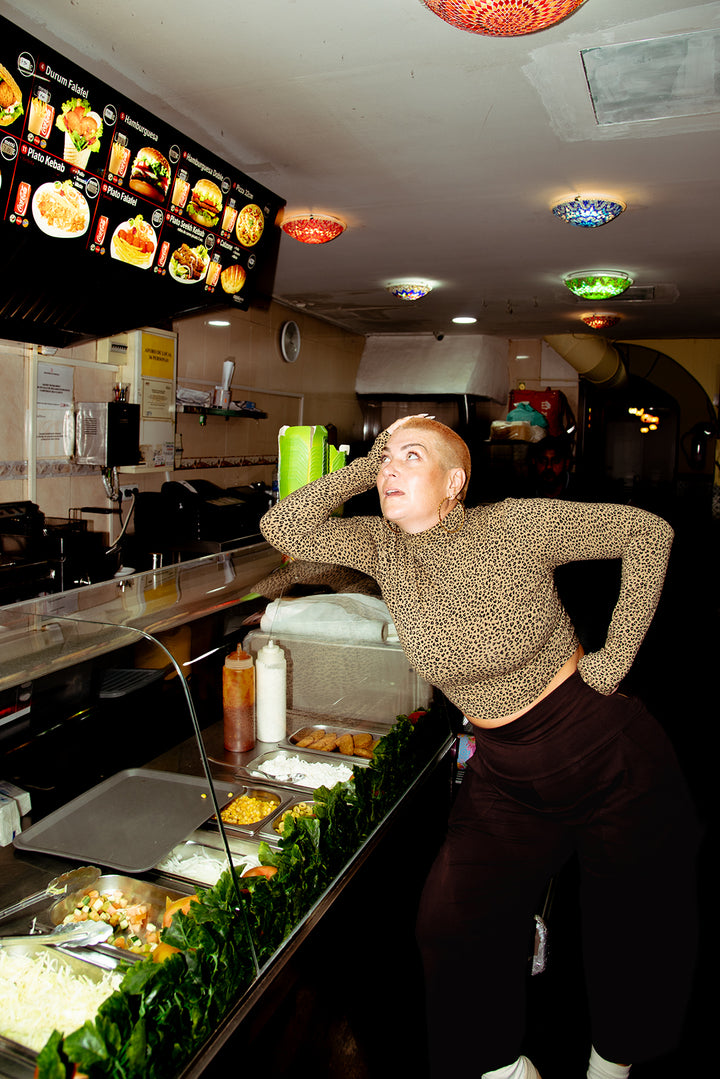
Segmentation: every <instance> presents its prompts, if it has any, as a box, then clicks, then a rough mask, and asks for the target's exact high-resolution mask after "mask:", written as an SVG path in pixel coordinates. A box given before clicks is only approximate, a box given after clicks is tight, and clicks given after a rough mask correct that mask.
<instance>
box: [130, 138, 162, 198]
mask: <svg viewBox="0 0 720 1079" xmlns="http://www.w3.org/2000/svg"><path fill="white" fill-rule="evenodd" d="M128 187H130V188H131V189H132V190H133V191H137V193H138V195H144V196H145V198H146V199H152V200H153V201H154V202H164V201H165V199H166V197H167V193H168V188H169V187H170V163H169V162H168V160H167V158H166V157H163V155H162V154H161V153H160V151H159V150H156V149H155V147H154V146H143V148H142V150H138V152H137V154H136V155H135V160H134V161H133V163H132V168H131V169H130V179H129V181H128Z"/></svg>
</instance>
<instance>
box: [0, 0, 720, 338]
mask: <svg viewBox="0 0 720 1079" xmlns="http://www.w3.org/2000/svg"><path fill="white" fill-rule="evenodd" d="M3 7H4V10H5V13H6V14H7V15H8V17H9V18H10V19H12V20H13V21H14V22H16V23H17V24H18V25H19V26H21V27H23V28H25V29H26V30H27V31H29V32H30V33H32V34H34V35H35V36H36V37H39V38H41V39H42V40H44V41H45V42H46V43H47V44H49V45H51V46H52V47H54V48H56V49H58V50H59V51H61V52H64V53H65V55H67V56H68V57H70V58H71V59H73V60H77V61H79V62H84V63H85V66H86V67H87V69H88V70H90V71H92V72H93V73H94V74H95V75H96V76H97V77H99V78H101V79H104V80H105V81H106V82H108V83H110V84H112V85H114V86H116V87H117V88H118V89H119V90H120V91H121V92H123V93H126V94H127V95H128V96H130V97H131V98H134V99H135V100H136V101H137V102H138V103H139V104H142V105H143V106H145V107H146V108H148V109H150V110H151V111H152V112H154V113H156V114H157V115H159V116H161V117H162V118H164V119H165V120H167V121H168V122H169V123H171V124H172V125H173V126H175V127H177V128H179V129H180V130H181V131H184V132H186V133H187V134H188V135H189V136H190V137H192V138H194V139H196V140H197V141H198V142H200V143H202V144H205V145H206V146H208V147H209V148H210V149H211V150H213V151H214V152H216V153H217V154H219V155H220V156H221V157H223V158H224V159H225V160H227V161H229V162H230V163H231V164H233V165H235V166H237V167H238V168H240V169H241V170H242V171H244V172H245V173H247V174H248V175H250V176H252V177H253V178H255V179H256V180H258V181H260V182H261V183H263V184H264V185H265V186H267V187H269V188H270V189H271V190H273V191H275V192H276V193H277V194H279V195H281V196H282V197H283V198H285V199H286V201H287V210H286V212H287V213H288V214H289V213H291V212H293V211H296V210H313V211H315V212H320V211H325V212H330V213H333V214H336V215H338V216H340V217H342V218H343V219H344V220H345V221H346V222H347V226H348V227H347V230H346V232H345V233H344V234H343V235H341V236H340V237H339V238H338V239H337V240H334V241H333V242H331V243H329V244H327V245H321V246H308V245H305V244H301V243H298V242H297V241H296V240H293V239H292V238H290V237H288V236H285V235H284V234H283V236H282V240H281V244H280V253H279V260H278V267H277V274H276V278H275V297H276V299H278V300H280V301H282V302H285V303H287V304H289V305H290V306H293V307H296V308H298V309H302V310H306V311H308V312H310V313H312V314H315V315H317V316H319V317H321V318H325V319H328V320H330V321H331V322H333V323H335V324H338V325H341V326H343V327H346V328H347V329H349V330H353V331H356V332H358V333H362V334H374V333H428V334H429V333H433V332H434V333H435V334H450V333H453V332H455V333H463V334H467V333H478V334H491V335H500V336H503V337H512V338H520V337H540V336H544V335H545V334H553V333H572V332H591V331H588V330H586V327H585V326H584V325H583V323H582V322H581V321H580V315H581V314H584V313H587V312H590V311H592V310H593V309H596V310H603V311H614V312H615V313H617V314H621V315H622V321H621V322H620V323H618V325H617V326H616V327H615V328H614V329H613V330H610V331H605V336H608V337H611V338H612V337H615V338H618V339H623V340H631V339H635V340H637V339H643V338H670V337H719V338H720V271H719V267H720V227H718V226H719V225H720V220H719V219H720V213H719V211H718V205H719V199H718V173H719V172H720V140H719V138H718V135H719V128H720V96H719V91H718V87H719V86H720V70H719V69H720V33H719V31H720V3H715V2H713V3H693V2H691V0H632V2H628V0H585V3H584V4H583V5H582V6H581V7H580V8H579V10H578V11H576V12H575V14H573V15H572V16H570V17H569V18H567V19H566V20H565V21H564V22H562V23H561V24H559V25H558V26H556V27H554V28H551V29H549V30H545V31H542V32H540V33H535V34H529V35H526V36H523V37H516V38H490V37H483V36H479V35H476V34H470V33H466V32H463V31H461V30H457V29H455V28H454V27H452V26H449V25H448V24H446V23H444V22H443V21H441V20H440V19H439V18H437V17H436V16H435V15H434V14H432V13H431V12H430V11H429V10H428V9H427V8H425V7H424V5H423V4H422V3H420V0H355V2H354V3H353V2H352V0H215V3H214V4H212V5H209V4H198V3H197V0H193V2H191V0H142V2H138V0H125V2H124V3H122V4H110V3H107V0H21V2H17V0H6V2H5V3H4V5H3ZM686 35H690V36H689V37H687V36H686ZM618 45H634V46H635V47H633V48H624V49H618V48H611V47H613V46H618ZM584 50H593V51H592V52H589V53H586V64H587V66H588V69H589V70H590V71H591V72H592V73H593V78H595V77H597V78H598V79H599V80H602V83H601V84H600V83H598V84H597V85H596V87H595V89H596V99H597V100H596V107H597V110H598V115H599V117H600V119H601V120H602V123H600V122H598V119H597V118H596V112H595V110H594V108H593V101H592V100H591V96H590V92H589V88H588V80H587V77H586V67H585V65H584V63H583V59H582V54H583V51H584ZM594 85H595V84H594ZM585 191H592V192H601V193H606V194H609V195H611V196H615V197H616V198H619V199H621V200H622V201H624V202H626V203H627V211H626V212H625V213H624V214H622V215H621V216H620V217H619V218H617V219H616V220H615V221H613V222H611V223H610V224H609V225H606V226H604V227H601V228H594V229H581V228H576V227H573V226H571V225H568V224H567V223H565V222H563V221H561V220H560V219H559V218H557V217H556V216H554V215H553V214H552V212H551V207H552V205H553V204H554V203H555V202H556V201H558V200H559V199H560V198H563V197H566V196H568V195H570V196H572V195H574V194H576V193H578V192H585ZM593 268H611V269H621V270H625V271H627V272H628V273H629V274H630V275H631V277H632V278H633V280H634V286H633V288H632V289H631V290H630V291H629V292H628V293H627V294H626V298H624V299H621V300H619V301H615V302H613V303H611V304H607V303H606V304H595V305H593V304H590V305H588V304H586V303H581V302H580V301H577V300H575V298H574V297H573V296H572V294H571V293H570V292H569V291H568V290H567V289H566V288H565V286H564V285H563V283H562V277H563V275H564V274H566V273H568V272H570V271H572V270H580V269H593ZM406 278H422V279H426V280H428V281H430V282H433V283H434V286H435V287H434V290H433V291H432V292H431V293H430V295H428V296H427V297H425V298H424V299H421V300H418V301H415V302H407V301H403V300H400V299H395V298H394V297H392V296H391V295H390V294H389V293H388V292H387V291H386V289H385V287H384V286H385V285H386V284H387V283H388V282H390V281H393V280H398V279H406ZM455 315H473V316H475V317H476V318H477V322H476V323H475V325H474V326H472V327H467V326H462V327H455V326H453V324H452V322H451V319H452V317H453V316H455Z"/></svg>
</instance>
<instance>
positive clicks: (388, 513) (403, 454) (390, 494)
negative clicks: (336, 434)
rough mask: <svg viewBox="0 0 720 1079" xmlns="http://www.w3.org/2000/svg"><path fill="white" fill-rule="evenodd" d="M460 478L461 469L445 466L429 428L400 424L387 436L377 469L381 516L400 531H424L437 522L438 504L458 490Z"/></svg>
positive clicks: (462, 478) (460, 486)
mask: <svg viewBox="0 0 720 1079" xmlns="http://www.w3.org/2000/svg"><path fill="white" fill-rule="evenodd" d="M464 479H465V474H464V472H463V470H462V469H458V468H451V469H447V468H445V466H444V465H443V463H442V454H441V452H440V446H439V443H438V439H437V436H436V435H435V434H434V433H433V432H432V431H425V430H422V429H416V428H413V427H410V426H401V427H399V428H398V429H397V430H396V431H394V432H393V434H392V435H391V436H390V438H389V439H388V443H387V445H386V447H385V449H384V450H383V455H382V459H381V463H380V469H379V471H378V476H377V489H378V494H379V495H380V507H381V509H382V512H383V516H384V517H385V519H386V520H388V521H392V522H394V523H395V524H397V525H399V526H400V527H401V528H402V529H403V531H404V532H424V531H425V530H426V529H428V528H432V527H433V525H436V524H437V522H438V507H439V506H440V504H441V502H444V501H445V500H446V499H448V498H452V497H453V496H454V495H456V494H458V493H459V491H460V490H461V488H462V484H463V483H464ZM449 507H450V504H446V505H445V506H444V509H448V508H449Z"/></svg>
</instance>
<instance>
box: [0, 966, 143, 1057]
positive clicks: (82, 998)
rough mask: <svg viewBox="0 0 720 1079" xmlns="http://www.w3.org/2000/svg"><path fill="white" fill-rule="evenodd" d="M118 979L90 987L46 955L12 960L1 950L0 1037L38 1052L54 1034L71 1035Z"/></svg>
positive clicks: (90, 1016)
mask: <svg viewBox="0 0 720 1079" xmlns="http://www.w3.org/2000/svg"><path fill="white" fill-rule="evenodd" d="M122 978H123V976H122V974H111V973H108V972H107V971H106V972H103V974H102V976H101V977H100V978H99V979H98V980H97V981H94V980H92V979H91V978H89V977H86V976H85V975H84V974H76V973H75V972H74V971H72V970H71V969H70V968H69V967H68V966H67V965H66V964H65V963H63V961H62V959H60V958H59V957H58V956H56V955H51V954H47V952H37V953H35V954H34V955H13V954H11V953H10V952H9V951H6V950H5V949H3V948H0V1034H1V1035H2V1036H3V1037H5V1038H10V1039H11V1040H12V1041H14V1042H18V1043H19V1044H20V1045H24V1046H26V1047H27V1048H28V1049H33V1050H34V1051H35V1052H39V1051H40V1050H41V1049H42V1047H43V1046H44V1045H45V1042H46V1041H47V1040H48V1038H49V1037H50V1035H51V1034H52V1032H53V1030H59V1031H60V1032H61V1033H62V1034H70V1033H71V1032H72V1031H73V1030H77V1029H78V1027H81V1026H82V1025H83V1023H85V1022H86V1020H88V1019H94V1017H95V1015H96V1014H97V1010H98V1008H99V1007H100V1005H101V1004H102V1002H103V1001H104V1000H106V999H107V997H109V996H110V994H111V993H113V992H114V991H115V990H116V989H117V988H118V987H119V985H120V983H121V981H122Z"/></svg>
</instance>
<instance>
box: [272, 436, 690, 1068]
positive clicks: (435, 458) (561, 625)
mask: <svg viewBox="0 0 720 1079" xmlns="http://www.w3.org/2000/svg"><path fill="white" fill-rule="evenodd" d="M469 476H470V459H469V454H468V450H467V447H466V446H465V443H464V442H463V441H462V439H460V438H459V436H458V435H457V434H455V432H453V431H451V430H450V429H449V428H447V427H445V426H444V425H442V424H440V423H437V422H435V421H434V420H432V419H429V418H427V417H425V416H411V417H408V418H404V419H401V420H398V421H396V422H395V423H394V424H392V425H391V426H390V427H389V428H388V429H387V431H384V432H383V433H382V434H381V435H379V436H378V438H377V440H376V441H375V444H374V445H373V447H372V449H371V451H370V453H369V454H368V456H367V457H366V458H363V459H360V460H357V461H354V462H352V463H351V464H350V465H348V466H347V467H346V468H344V469H341V470H340V471H339V472H335V473H333V474H331V475H329V476H325V477H323V478H322V479H320V480H317V481H316V482H314V483H312V484H309V485H308V486H307V487H304V488H302V489H301V490H299V491H296V492H294V493H293V494H292V495H290V496H288V497H287V498H285V499H283V500H282V501H281V502H279V503H278V504H277V505H276V506H275V507H274V508H273V509H272V510H270V512H269V513H268V514H266V516H265V517H264V518H263V520H262V522H261V529H262V531H263V533H264V534H265V536H266V537H267V539H268V540H269V541H270V542H271V543H273V544H274V545H275V546H276V547H278V548H279V549H281V550H282V551H285V552H286V553H288V554H290V555H292V556H294V557H295V558H302V559H308V560H315V561H320V562H331V563H339V564H342V565H345V566H350V567H352V568H354V569H356V570H360V571H361V572H363V573H366V574H368V575H370V576H371V577H374V578H375V579H376V580H377V582H378V583H379V585H380V588H381V590H382V595H383V598H384V600H385V602H386V603H387V606H388V608H389V610H390V613H391V614H392V616H393V619H394V621H395V625H396V628H397V631H398V635H399V638H400V642H401V644H402V646H403V649H404V651H405V653H406V655H407V657H408V659H409V661H410V663H411V664H412V666H413V667H414V668H415V670H416V671H417V672H418V673H419V674H420V675H422V676H423V677H425V678H426V679H427V680H428V681H429V682H431V683H432V684H433V685H435V686H437V687H439V688H440V689H441V690H442V691H443V693H444V694H445V695H446V696H447V697H448V698H449V699H450V700H451V701H453V702H454V703H455V704H456V705H457V706H458V707H459V708H460V709H461V710H462V712H463V713H464V714H465V716H466V717H467V718H468V719H469V720H470V722H471V723H473V724H474V726H475V728H476V730H475V735H476V746H477V749H476V752H475V755H474V757H473V758H472V760H471V763H470V767H469V770H468V774H467V775H466V777H465V779H464V781H463V784H462V787H461V790H460V794H459V796H458V798H457V800H456V803H455V806H454V808H453V811H452V814H451V818H450V823H449V828H448V835H447V838H446V841H445V843H444V845H443V847H442V849H441V851H440V853H439V855H438V858H437V860H436V862H435V864H434V866H433V868H432V870H431V872H430V875H429V877H428V881H427V883H426V886H425V890H424V893H423V898H422V901H421V908H420V913H419V919H418V938H419V942H420V947H421V951H422V955H423V963H424V967H425V976H426V996H427V1010H428V1026H429V1036H430V1064H431V1071H432V1073H433V1075H437V1076H443V1077H444V1076H445V1075H446V1074H447V1069H448V1053H449V1051H450V1050H449V1045H448V1038H449V1035H450V1032H451V1031H452V1030H453V1029H454V1028H456V1026H457V1023H458V1020H459V1019H461V1018H462V1017H463V1016H464V1015H466V1014H467V1012H468V1010H471V1012H472V1016H473V1020H474V1028H475V1030H476V1031H477V1033H476V1034H475V1036H474V1037H473V1039H472V1040H468V1041H467V1042H466V1043H464V1044H457V1039H453V1044H452V1050H451V1051H452V1071H453V1073H455V1074H470V1073H472V1074H475V1075H481V1076H483V1077H484V1079H490V1077H492V1079H535V1077H536V1076H537V1074H538V1073H537V1071H536V1069H535V1068H534V1066H533V1065H532V1063H531V1062H530V1061H529V1060H527V1058H525V1057H524V1056H521V1055H520V1049H521V1040H522V1036H523V1028H524V981H525V973H526V967H527V951H528V939H529V933H530V927H531V925H532V920H533V915H534V913H535V911H536V910H537V909H538V904H539V901H540V898H541V896H542V894H543V891H544V889H545V888H546V886H547V882H548V880H549V878H550V877H551V876H552V875H553V874H554V873H555V872H557V870H558V869H559V868H560V867H561V866H562V865H563V863H564V862H566V861H567V860H568V858H569V857H570V856H571V855H572V854H573V853H576V854H577V855H578V858H579V864H580V868H581V873H582V898H583V912H584V941H583V945H584V953H585V964H586V977H587V982H588V992H589V999H590V1006H591V1012H592V1017H593V1046H594V1047H593V1049H592V1053H591V1059H590V1064H589V1069H588V1073H587V1074H588V1076H589V1077H590V1079H625V1077H626V1076H627V1075H628V1074H629V1065H630V1064H631V1063H632V1062H635V1061H638V1060H642V1059H647V1058H650V1057H652V1056H656V1055H659V1054H660V1053H663V1052H666V1051H667V1050H668V1049H669V1048H671V1047H672V1045H673V1043H674V1041H675V1040H676V1039H677V1036H678V1032H679V1024H680V1022H681V1018H682V1013H683V1010H684V1003H685V999H686V997H687V994H688V992H689V984H690V979H691V973H692V954H693V925H694V904H693V900H692V895H691V891H692V888H691V884H690V882H691V881H692V877H693V870H692V860H693V859H692V848H693V845H694V824H693V814H692V809H691V807H690V804H689V799H688V796H687V793H686V790H685V787H684V783H683V781H682V778H681V776H680V775H679V771H678V769H677V765H676V762H675V760H674V756H673V753H672V750H671V749H670V747H669V746H668V744H667V742H666V740H665V738H664V736H663V734H662V732H661V731H660V729H659V727H657V726H656V725H655V724H654V721H653V720H652V719H651V717H650V716H649V715H648V714H647V712H646V711H645V710H644V708H643V707H642V705H641V704H640V703H639V702H638V701H635V700H631V699H628V698H626V697H623V696H622V695H620V694H616V693H615V691H616V689H617V687H618V685H619V683H620V681H621V680H622V678H623V677H624V676H625V675H626V674H627V672H628V670H629V668H630V666H631V664H632V661H633V659H634V657H635V654H636V652H637V649H638V648H639V646H640V644H641V642H642V639H643V637H644V635H645V633H646V631H647V628H648V626H649V624H650V621H651V619H652V617H653V614H654V611H655V608H656V606H657V603H658V599H659V596H660V592H661V589H662V583H663V578H664V574H665V568H666V564H667V559H668V556H669V552H670V546H671V543H672V536H673V533H672V529H671V528H670V526H669V525H667V524H666V523H665V522H664V521H662V520H660V519H659V518H657V517H654V516H652V515H651V514H648V513H645V512H644V511H642V510H637V509H632V508H629V507H624V506H614V505H583V504H579V503H569V502H559V501H554V500H549V499H523V500H519V501H515V500H512V499H508V500H506V501H505V502H501V503H499V504H497V505H493V506H489V507H482V508H477V509H470V510H466V509H465V506H464V504H463V496H464V493H465V491H466V489H467V482H468V479H469ZM374 484H376V485H377V489H378V494H379V496H380V507H381V510H382V514H383V516H382V517H359V518H338V517H332V516H331V512H332V510H333V509H335V508H336V507H337V506H338V505H340V504H341V503H343V502H344V501H345V500H346V499H348V498H349V497H351V496H352V495H355V494H359V493H360V492H362V491H366V490H368V489H369V488H370V487H372V486H373V485H374ZM615 557H617V558H621V559H622V582H621V587H620V594H619V598H618V602H617V605H616V607H615V609H614V611H613V615H612V619H611V622H610V626H609V628H608V633H607V638H606V641H605V644H604V646H603V647H602V648H601V649H600V650H599V651H597V652H595V653H593V654H588V655H583V654H582V649H581V648H580V646H579V644H578V641H577V637H576V636H575V632H574V630H573V627H572V625H571V623H570V620H569V619H568V617H567V615H566V613H565V611H564V610H563V608H562V605H561V603H560V601H559V599H558V596H557V593H556V591H555V588H554V584H553V570H554V567H555V566H558V565H561V564H563V563H565V562H569V561H572V560H576V559H595V558H615ZM668 911H672V918H673V925H674V926H676V927H679V931H680V932H681V934H683V939H682V940H680V941H678V940H676V941H675V942H674V947H668V948H666V947H665V946H664V942H666V940H667V928H668V927H667V919H668ZM560 1045H561V1043H560ZM559 1052H560V1053H561V1048H560V1049H559Z"/></svg>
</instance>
